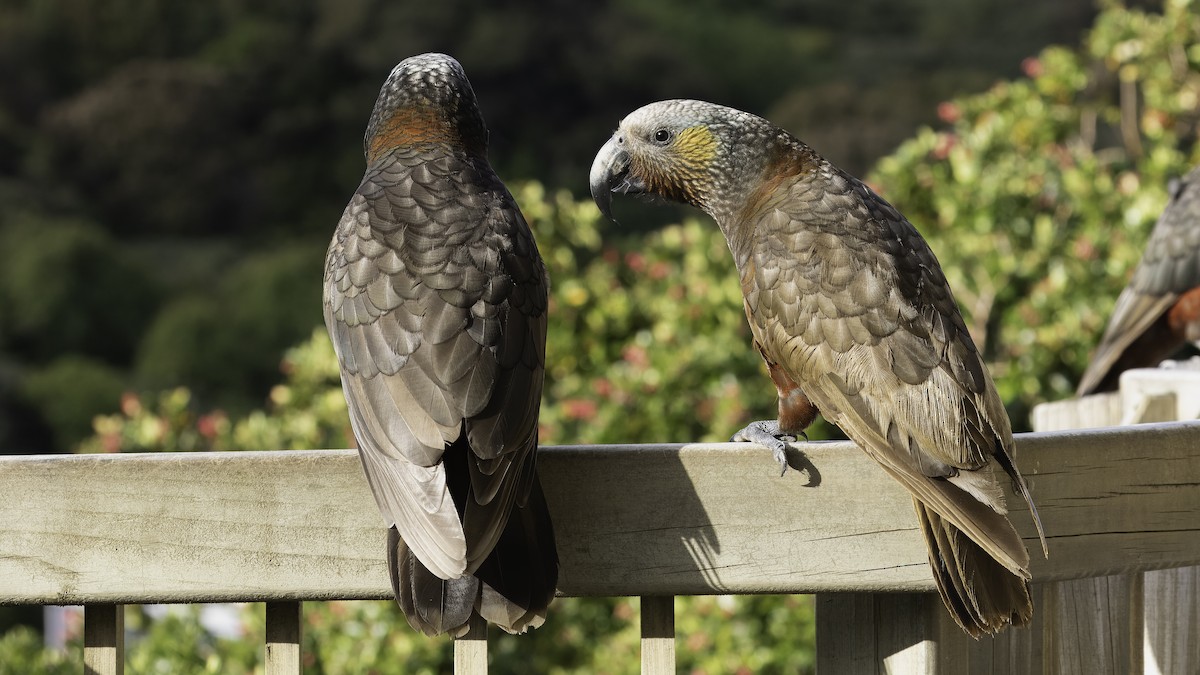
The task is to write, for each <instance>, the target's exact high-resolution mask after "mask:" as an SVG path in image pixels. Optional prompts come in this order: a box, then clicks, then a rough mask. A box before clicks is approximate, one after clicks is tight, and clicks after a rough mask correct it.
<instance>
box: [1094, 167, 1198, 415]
mask: <svg viewBox="0 0 1200 675" xmlns="http://www.w3.org/2000/svg"><path fill="white" fill-rule="evenodd" d="M1170 195H1171V197H1170V201H1169V202H1168V203H1167V208H1165V209H1163V212H1162V215H1161V216H1159V218H1158V222H1157V223H1155V225H1154V231H1153V232H1151V233H1150V241H1149V242H1148V243H1147V244H1146V252H1145V253H1144V254H1143V255H1142V260H1141V262H1139V263H1138V266H1137V269H1136V270H1134V272H1133V279H1132V280H1130V282H1129V285H1128V286H1126V287H1125V290H1123V291H1121V295H1120V297H1118V298H1117V304H1116V306H1115V307H1114V308H1113V313H1112V318H1110V319H1109V320H1108V327H1107V328H1106V329H1105V330H1104V337H1103V338H1101V339H1100V346H1099V347H1097V348H1096V353H1095V354H1094V355H1093V356H1092V360H1091V363H1089V364H1088V367H1087V370H1085V371H1084V373H1083V377H1082V378H1081V379H1080V381H1079V389H1078V390H1077V392H1076V393H1078V394H1079V395H1080V396H1086V395H1088V394H1095V393H1099V392H1104V391H1114V390H1116V389H1117V386H1118V384H1119V378H1120V376H1121V373H1123V372H1125V371H1126V370H1129V369H1130V368H1148V367H1153V366H1156V365H1158V363H1159V361H1162V360H1163V359H1165V358H1167V357H1169V356H1170V355H1171V354H1172V353H1174V352H1175V351H1176V350H1178V349H1179V348H1180V347H1182V346H1183V345H1185V344H1187V343H1188V342H1196V341H1197V340H1200V168H1196V169H1192V171H1191V172H1190V173H1188V175H1187V176H1185V177H1184V178H1183V179H1181V180H1178V181H1172V183H1171V187H1170Z"/></svg>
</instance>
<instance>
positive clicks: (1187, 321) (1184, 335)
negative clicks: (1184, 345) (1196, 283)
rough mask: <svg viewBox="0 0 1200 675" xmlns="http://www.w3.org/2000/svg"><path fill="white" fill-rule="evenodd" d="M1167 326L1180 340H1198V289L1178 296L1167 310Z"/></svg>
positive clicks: (1199, 319)
mask: <svg viewBox="0 0 1200 675" xmlns="http://www.w3.org/2000/svg"><path fill="white" fill-rule="evenodd" d="M1167 324H1168V325H1169V326H1170V327H1171V332H1172V333H1174V334H1175V335H1176V336H1177V337H1178V338H1179V339H1181V340H1196V339H1200V288H1193V289H1192V290H1190V291H1187V292H1186V293H1183V294H1182V295H1180V296H1179V299H1178V300H1176V301H1175V304H1174V305H1171V309H1169V310H1167Z"/></svg>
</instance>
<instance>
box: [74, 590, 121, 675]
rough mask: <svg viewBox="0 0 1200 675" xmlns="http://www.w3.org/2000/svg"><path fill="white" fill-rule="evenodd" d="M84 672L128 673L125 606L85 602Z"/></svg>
mask: <svg viewBox="0 0 1200 675" xmlns="http://www.w3.org/2000/svg"><path fill="white" fill-rule="evenodd" d="M83 672H84V675H122V674H123V673H124V672H125V605H99V604H97V605H84V607H83Z"/></svg>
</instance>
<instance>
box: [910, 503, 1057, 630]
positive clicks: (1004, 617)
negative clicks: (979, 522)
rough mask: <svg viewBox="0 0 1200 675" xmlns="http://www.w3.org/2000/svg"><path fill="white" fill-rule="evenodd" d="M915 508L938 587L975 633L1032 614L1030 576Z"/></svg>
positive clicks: (1024, 621)
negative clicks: (1001, 561)
mask: <svg viewBox="0 0 1200 675" xmlns="http://www.w3.org/2000/svg"><path fill="white" fill-rule="evenodd" d="M913 507H914V508H915V509H916V511H917V518H918V519H919V520H920V522H921V531H922V533H924V535H925V542H926V544H927V545H928V546H929V565H930V567H932V568H933V576H934V580H935V581H936V582H937V587H938V592H939V593H940V594H941V596H942V601H943V602H944V603H945V604H946V608H947V609H949V610H950V615H951V616H952V617H954V620H955V622H957V623H958V625H959V626H960V627H962V629H963V630H964V631H966V632H967V634H968V635H970V636H971V637H974V638H977V639H978V638H979V637H982V636H983V635H989V634H994V633H996V632H997V631H999V630H1000V629H1002V628H1004V627H1005V626H1008V625H1012V626H1025V625H1028V624H1029V621H1030V620H1031V619H1032V618H1033V600H1032V599H1031V598H1030V595H1029V581H1028V580H1027V579H1025V578H1023V577H1021V576H1019V575H1017V574H1014V573H1013V572H1011V571H1010V570H1008V569H1007V568H1006V567H1005V566H1004V565H1002V564H1000V563H999V562H997V561H996V559H995V558H993V557H992V556H990V555H988V553H987V552H986V551H984V550H983V548H981V547H980V546H979V545H978V544H976V543H975V542H974V541H972V540H971V539H970V537H967V536H966V535H965V534H963V532H962V531H961V530H959V529H958V528H956V527H955V526H954V525H952V524H951V523H950V522H949V521H947V520H945V519H943V518H942V517H941V516H939V515H938V514H937V513H935V512H934V511H933V510H931V509H929V508H928V507H926V506H925V505H924V504H922V503H921V502H920V501H918V500H916V499H913Z"/></svg>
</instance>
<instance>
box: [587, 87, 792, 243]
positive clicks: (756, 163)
mask: <svg viewBox="0 0 1200 675" xmlns="http://www.w3.org/2000/svg"><path fill="white" fill-rule="evenodd" d="M779 133H781V132H780V131H779V130H778V129H777V128H775V127H774V126H773V125H771V124H770V123H769V122H767V121H766V120H764V119H762V118H760V117H756V116H754V115H751V114H749V113H745V112H742V111H740V110H735V109H733V108H726V107H724V106H719V105H715V104H712V103H705V102H704V101H692V100H670V101H659V102H657V103H651V104H650V105H647V106H644V107H642V108H639V109H637V110H635V111H633V112H632V113H630V114H629V116H628V117H626V118H625V119H623V120H621V124H620V125H619V126H618V127H617V130H616V132H615V133H613V135H612V138H610V139H608V142H607V143H605V144H604V147H602V148H600V152H599V154H597V155H596V159H595V161H593V162H592V170H591V177H590V182H591V189H592V198H593V199H594V200H595V201H596V205H597V206H598V207H600V210H601V211H602V212H603V213H604V215H605V216H607V217H609V218H610V219H611V218H612V210H611V208H612V194H613V193H614V192H615V193H618V194H633V195H651V196H657V197H662V198H665V199H668V200H671V201H677V202H682V203H684V204H690V205H692V206H695V207H698V208H700V209H702V210H704V211H706V212H707V213H709V214H710V215H714V216H717V215H719V214H720V213H721V212H722V211H723V210H724V209H726V208H728V207H729V205H730V203H731V202H732V201H733V200H735V199H736V198H737V196H738V195H737V189H738V187H739V186H741V185H748V184H749V183H750V180H751V179H752V178H753V177H756V176H757V175H758V173H760V172H761V170H762V166H763V162H764V157H765V155H766V152H767V150H768V149H769V147H770V143H769V142H770V140H771V139H772V138H773V137H775V136H777V135H778V134H779Z"/></svg>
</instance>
